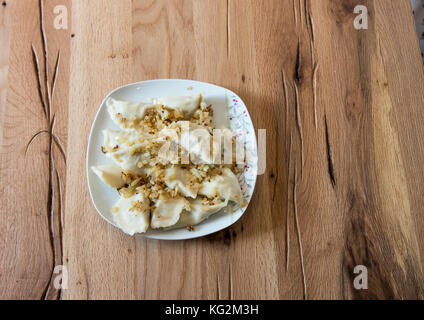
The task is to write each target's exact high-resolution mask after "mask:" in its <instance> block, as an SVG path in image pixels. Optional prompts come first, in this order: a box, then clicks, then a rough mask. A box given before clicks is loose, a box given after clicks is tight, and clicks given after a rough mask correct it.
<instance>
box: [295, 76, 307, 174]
mask: <svg viewBox="0 0 424 320" xmlns="http://www.w3.org/2000/svg"><path fill="white" fill-rule="evenodd" d="M294 88H295V95H296V125H297V130H298V132H299V138H300V157H301V163H302V171H301V176H302V177H303V167H304V165H305V155H304V150H303V126H302V118H301V114H300V98H299V88H298V86H297V84H296V83H295V86H294Z"/></svg>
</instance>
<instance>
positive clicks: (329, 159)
mask: <svg viewBox="0 0 424 320" xmlns="http://www.w3.org/2000/svg"><path fill="white" fill-rule="evenodd" d="M324 123H325V143H326V145H327V162H328V174H329V176H330V180H331V184H332V186H333V188H335V187H336V177H335V174H334V161H333V154H332V150H331V144H330V134H329V132H328V123H327V115H326V114H324Z"/></svg>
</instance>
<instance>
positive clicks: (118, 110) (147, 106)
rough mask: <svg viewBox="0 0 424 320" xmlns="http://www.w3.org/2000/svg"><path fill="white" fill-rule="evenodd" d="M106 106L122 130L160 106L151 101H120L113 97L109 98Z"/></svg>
mask: <svg viewBox="0 0 424 320" xmlns="http://www.w3.org/2000/svg"><path fill="white" fill-rule="evenodd" d="M106 106H107V110H108V112H109V114H110V117H111V118H112V120H113V121H114V122H115V123H116V124H117V125H118V126H119V127H120V128H121V129H122V130H126V129H129V128H131V124H132V122H133V121H135V120H140V119H142V118H144V116H145V115H146V112H147V111H148V110H151V109H157V108H158V107H159V105H155V104H151V103H143V102H131V101H119V100H115V99H112V98H110V99H109V100H107V102H106Z"/></svg>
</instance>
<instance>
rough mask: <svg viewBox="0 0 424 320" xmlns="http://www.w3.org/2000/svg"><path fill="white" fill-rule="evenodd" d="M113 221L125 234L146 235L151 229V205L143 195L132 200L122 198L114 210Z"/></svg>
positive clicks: (138, 195)
mask: <svg viewBox="0 0 424 320" xmlns="http://www.w3.org/2000/svg"><path fill="white" fill-rule="evenodd" d="M112 217H113V221H114V222H115V223H116V225H117V226H118V227H119V228H121V229H122V230H123V231H124V232H125V233H127V234H129V235H131V236H132V235H134V234H135V233H145V232H146V231H147V229H148V228H149V220H150V203H149V200H148V199H147V198H146V197H144V196H143V195H142V194H135V195H133V196H132V197H130V198H125V197H123V196H121V198H120V199H119V201H118V202H117V203H116V205H115V207H114V208H113V209H112Z"/></svg>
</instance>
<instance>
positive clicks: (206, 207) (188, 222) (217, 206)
mask: <svg viewBox="0 0 424 320" xmlns="http://www.w3.org/2000/svg"><path fill="white" fill-rule="evenodd" d="M213 202H214V203H213V204H204V202H203V200H202V199H200V198H198V199H195V200H191V201H190V207H191V211H186V210H184V211H183V212H182V213H181V215H180V220H179V221H178V223H177V224H176V225H174V226H172V229H174V228H184V227H187V226H195V225H197V224H199V223H201V222H202V221H204V220H206V219H208V218H209V217H210V216H211V215H213V214H215V213H217V212H218V211H220V210H222V209H224V208H225V207H226V206H227V205H228V201H221V200H219V199H215V200H214V201H213Z"/></svg>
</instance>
